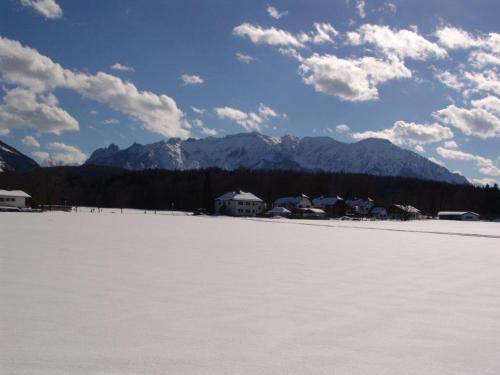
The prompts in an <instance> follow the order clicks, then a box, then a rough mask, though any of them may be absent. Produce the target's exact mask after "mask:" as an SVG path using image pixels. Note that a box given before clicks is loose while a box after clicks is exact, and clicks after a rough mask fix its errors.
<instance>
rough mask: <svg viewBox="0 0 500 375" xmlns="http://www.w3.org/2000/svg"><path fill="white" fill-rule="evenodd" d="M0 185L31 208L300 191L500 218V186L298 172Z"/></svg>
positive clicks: (96, 172)
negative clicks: (20, 194)
mask: <svg viewBox="0 0 500 375" xmlns="http://www.w3.org/2000/svg"><path fill="white" fill-rule="evenodd" d="M0 188H2V189H22V190H25V191H26V192H27V193H29V194H30V195H31V196H32V197H33V203H34V204H35V205H38V204H67V205H78V206H98V207H130V208H141V209H157V210H165V209H176V210H194V209H196V208H200V207H204V208H207V209H209V210H211V209H212V208H213V200H214V198H216V197H217V196H219V195H221V194H223V193H225V192H227V191H231V190H235V189H242V190H246V191H251V192H253V193H254V194H256V195H258V196H259V197H261V198H262V199H264V200H265V201H266V202H268V203H272V202H273V201H274V200H275V199H276V198H278V197H282V196H288V195H295V194H300V193H305V194H307V195H308V196H310V197H317V196H320V195H340V196H341V197H343V198H353V197H361V198H366V197H371V198H372V199H374V200H375V201H376V203H377V204H381V205H389V204H392V203H404V204H411V205H413V206H415V207H417V208H419V209H420V210H421V211H422V212H423V213H425V214H429V215H436V213H437V212H438V211H440V210H470V211H475V212H478V213H480V214H481V215H482V216H483V217H485V218H494V217H500V190H499V189H498V186H496V185H495V186H492V187H489V186H487V187H475V186H470V185H452V184H446V183H441V182H434V181H425V180H418V179H411V178H401V177H387V176H371V175H362V174H345V173H326V172H317V173H316V172H314V173H313V172H301V171H249V170H236V171H226V170H220V169H208V170H189V171H166V170H145V171H126V170H123V169H116V168H110V167H97V166H81V167H52V168H41V169H37V170H34V171H31V172H27V173H18V172H4V173H0Z"/></svg>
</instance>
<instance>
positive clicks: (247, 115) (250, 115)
mask: <svg viewBox="0 0 500 375" xmlns="http://www.w3.org/2000/svg"><path fill="white" fill-rule="evenodd" d="M214 112H215V114H216V115H217V117H219V118H220V119H228V120H231V121H234V122H236V123H237V124H238V125H240V126H241V127H243V129H245V130H246V131H260V130H261V129H262V126H263V125H265V122H266V121H267V120H269V119H270V118H272V117H279V116H280V114H278V113H277V112H276V111H275V110H274V109H272V108H270V107H268V106H266V105H265V104H262V103H261V104H260V105H259V107H258V109H257V113H256V112H243V111H241V110H239V109H236V108H232V107H217V108H214Z"/></svg>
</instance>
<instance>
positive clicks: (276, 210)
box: [267, 207, 291, 214]
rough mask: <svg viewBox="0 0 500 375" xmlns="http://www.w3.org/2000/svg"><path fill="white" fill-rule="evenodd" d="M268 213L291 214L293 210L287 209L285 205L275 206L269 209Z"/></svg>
mask: <svg viewBox="0 0 500 375" xmlns="http://www.w3.org/2000/svg"><path fill="white" fill-rule="evenodd" d="M267 213H268V214H290V213H291V211H290V210H287V209H286V208H285V207H274V208H273V209H271V210H269V211H267Z"/></svg>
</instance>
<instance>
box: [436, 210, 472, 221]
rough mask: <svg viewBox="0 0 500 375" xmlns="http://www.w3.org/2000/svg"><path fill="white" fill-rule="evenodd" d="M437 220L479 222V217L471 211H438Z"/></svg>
mask: <svg viewBox="0 0 500 375" xmlns="http://www.w3.org/2000/svg"><path fill="white" fill-rule="evenodd" d="M438 219H439V220H462V221H479V220H480V219H481V216H480V215H479V214H476V213H475V212H471V211H439V212H438Z"/></svg>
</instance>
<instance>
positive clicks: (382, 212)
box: [368, 206, 388, 220]
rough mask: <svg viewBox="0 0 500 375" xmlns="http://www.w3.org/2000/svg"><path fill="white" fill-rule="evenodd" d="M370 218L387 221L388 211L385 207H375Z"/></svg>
mask: <svg viewBox="0 0 500 375" xmlns="http://www.w3.org/2000/svg"><path fill="white" fill-rule="evenodd" d="M368 216H370V217H372V218H375V219H380V220H385V219H387V217H388V215H387V209H386V208H385V207H384V206H373V207H372V208H371V209H370V212H369V213H368Z"/></svg>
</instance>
